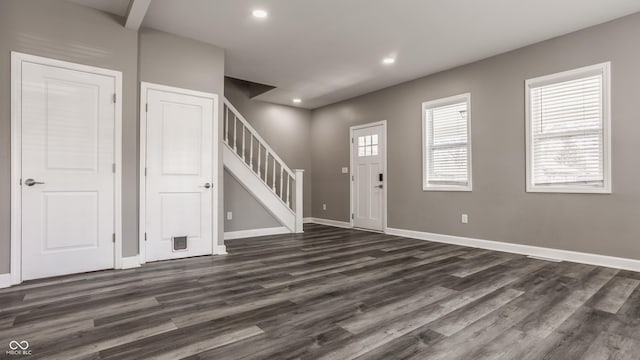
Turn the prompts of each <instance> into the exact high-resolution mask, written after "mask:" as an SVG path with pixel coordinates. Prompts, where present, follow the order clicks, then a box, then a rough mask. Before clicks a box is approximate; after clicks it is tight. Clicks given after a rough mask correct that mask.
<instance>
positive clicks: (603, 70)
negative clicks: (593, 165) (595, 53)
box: [525, 62, 612, 194]
mask: <svg viewBox="0 0 640 360" xmlns="http://www.w3.org/2000/svg"><path fill="white" fill-rule="evenodd" d="M595 74H602V116H603V119H602V148H603V161H604V164H603V169H604V182H603V186H602V187H594V186H589V185H575V184H573V185H549V186H542V185H535V184H534V183H533V176H532V174H533V160H532V159H533V151H532V148H531V147H532V145H533V140H532V133H531V89H532V88H533V87H538V86H543V85H548V84H553V83H557V82H563V81H569V80H573V79H579V78H582V77H586V76H590V75H595ZM525 97H526V108H525V113H526V117H525V118H526V121H525V128H526V148H525V152H526V160H527V165H526V168H527V171H526V173H527V175H526V176H527V186H526V190H527V192H533V193H577V194H611V192H612V187H611V62H605V63H601V64H596V65H592V66H585V67H582V68H579V69H573V70H569V71H564V72H559V73H556V74H551V75H546V76H541V77H537V78H533V79H529V80H527V81H526V82H525Z"/></svg>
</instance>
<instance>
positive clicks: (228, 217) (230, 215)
mask: <svg viewBox="0 0 640 360" xmlns="http://www.w3.org/2000/svg"><path fill="white" fill-rule="evenodd" d="M232 219H233V213H232V212H231V211H227V220H232Z"/></svg>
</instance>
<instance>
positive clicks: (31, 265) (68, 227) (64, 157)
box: [20, 61, 116, 280]
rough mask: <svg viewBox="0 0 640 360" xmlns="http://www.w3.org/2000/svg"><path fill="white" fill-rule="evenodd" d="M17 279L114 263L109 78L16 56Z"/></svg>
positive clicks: (112, 102)
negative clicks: (18, 86) (18, 117)
mask: <svg viewBox="0 0 640 360" xmlns="http://www.w3.org/2000/svg"><path fill="white" fill-rule="evenodd" d="M20 84H21V90H20V94H21V100H22V101H21V104H22V106H21V114H22V118H21V120H20V121H21V127H22V128H21V131H22V145H21V147H22V150H21V151H22V159H21V166H22V174H21V178H22V180H21V184H22V186H21V196H22V214H21V217H22V229H21V231H22V280H29V279H36V278H42V277H49V276H57V275H65V274H72V273H80V272H87V271H94V270H101V269H108V268H113V267H114V256H115V255H114V249H115V244H114V241H113V239H114V222H115V215H114V201H115V196H114V194H115V174H114V169H115V155H114V154H115V141H114V139H115V136H116V134H115V111H116V110H115V98H114V94H115V86H116V85H115V78H114V77H110V76H105V75H98V74H93V73H88V72H84V71H75V70H70V69H66V68H60V67H55V66H48V65H41V64H36V63H31V62H26V61H25V62H23V63H22V73H21V81H20Z"/></svg>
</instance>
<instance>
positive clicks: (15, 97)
mask: <svg viewBox="0 0 640 360" xmlns="http://www.w3.org/2000/svg"><path fill="white" fill-rule="evenodd" d="M23 63H33V64H39V65H46V66H53V67H57V68H62V69H68V70H73V71H81V72H86V73H91V74H96V75H102V76H107V77H111V78H113V81H114V91H115V112H114V123H115V124H114V126H115V142H114V145H113V146H114V160H113V161H114V163H115V174H116V176H115V182H114V229H113V232H114V233H115V246H114V254H113V256H114V262H113V263H114V269H120V267H121V266H122V72H120V71H116V70H110V69H103V68H99V67H94V66H88V65H83V64H77V63H72V62H68V61H62V60H56V59H50V58H46V57H40V56H35V55H29V54H24V53H20V52H15V51H12V52H11V283H12V284H13V285H16V284H20V283H21V282H22V251H21V250H22V196H21V194H22V186H21V185H20V178H21V176H22V160H21V159H22V64H23Z"/></svg>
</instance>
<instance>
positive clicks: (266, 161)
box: [264, 147, 269, 186]
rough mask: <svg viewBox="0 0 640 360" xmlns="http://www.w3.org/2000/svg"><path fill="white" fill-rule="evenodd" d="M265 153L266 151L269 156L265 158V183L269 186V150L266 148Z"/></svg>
mask: <svg viewBox="0 0 640 360" xmlns="http://www.w3.org/2000/svg"><path fill="white" fill-rule="evenodd" d="M264 151H266V153H267V156H266V157H265V158H264V183H265V184H267V186H268V185H269V183H268V180H269V149H267V148H266V147H265V148H264Z"/></svg>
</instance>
